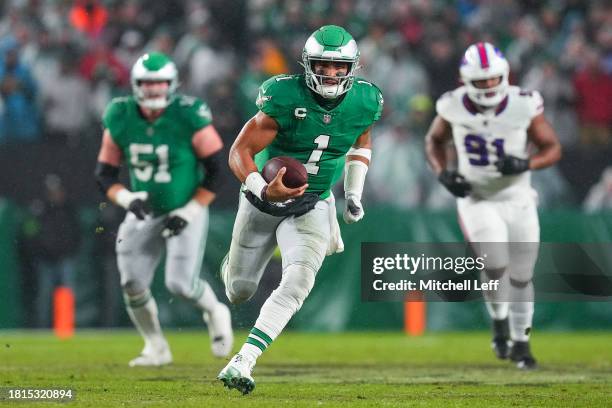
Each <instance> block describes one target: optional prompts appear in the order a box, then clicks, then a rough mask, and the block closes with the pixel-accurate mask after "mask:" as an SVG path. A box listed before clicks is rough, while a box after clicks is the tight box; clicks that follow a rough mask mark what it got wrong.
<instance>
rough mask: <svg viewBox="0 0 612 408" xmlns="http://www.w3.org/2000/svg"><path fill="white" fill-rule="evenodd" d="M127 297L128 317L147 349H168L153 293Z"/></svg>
mask: <svg viewBox="0 0 612 408" xmlns="http://www.w3.org/2000/svg"><path fill="white" fill-rule="evenodd" d="M124 296H125V303H126V309H127V312H128V315H129V316H130V319H131V320H132V323H134V326H136V329H138V331H139V332H140V335H141V336H142V337H143V339H144V341H145V348H149V347H153V348H163V347H167V344H168V343H167V342H166V339H165V338H164V334H163V333H162V330H161V326H160V324H159V318H158V316H157V315H158V311H157V303H156V302H155V299H154V298H153V296H151V292H150V291H149V290H146V291H145V292H143V293H142V294H140V295H136V296H129V295H127V294H125V295H124Z"/></svg>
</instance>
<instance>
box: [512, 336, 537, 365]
mask: <svg viewBox="0 0 612 408" xmlns="http://www.w3.org/2000/svg"><path fill="white" fill-rule="evenodd" d="M510 360H512V361H514V362H515V363H516V366H517V367H518V368H520V369H521V370H534V369H536V368H538V363H537V362H536V359H535V358H533V355H531V350H530V348H529V342H528V341H515V342H514V343H513V344H512V349H511V350H510Z"/></svg>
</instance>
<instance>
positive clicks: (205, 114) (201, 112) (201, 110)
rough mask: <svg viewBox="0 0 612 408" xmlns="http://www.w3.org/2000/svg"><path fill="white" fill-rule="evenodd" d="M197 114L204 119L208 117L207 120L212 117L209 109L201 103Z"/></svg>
mask: <svg viewBox="0 0 612 408" xmlns="http://www.w3.org/2000/svg"><path fill="white" fill-rule="evenodd" d="M198 116H200V117H201V118H204V119H208V120H211V119H212V114H211V113H210V109H208V107H207V106H204V105H201V106H200V107H199V108H198Z"/></svg>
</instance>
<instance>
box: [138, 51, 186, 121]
mask: <svg viewBox="0 0 612 408" xmlns="http://www.w3.org/2000/svg"><path fill="white" fill-rule="evenodd" d="M177 77H178V73H177V69H176V66H175V65H174V63H173V62H172V60H171V59H170V58H168V57H167V56H166V55H165V54H162V53H159V52H151V53H147V54H145V55H143V56H142V57H140V58H138V61H136V63H135V64H134V66H133V67H132V72H131V79H130V82H131V84H132V91H133V92H134V97H135V98H136V101H137V102H138V104H139V105H140V106H141V107H143V108H147V109H154V110H159V109H164V108H165V107H166V106H168V105H169V104H170V102H171V101H172V97H173V96H174V92H175V91H176V88H177V87H178V78H177ZM160 82H161V83H164V82H165V83H167V84H168V86H167V87H160V86H158V85H157V86H156V85H155V84H156V83H160ZM163 88H166V89H165V90H164V89H163Z"/></svg>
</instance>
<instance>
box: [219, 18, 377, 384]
mask: <svg viewBox="0 0 612 408" xmlns="http://www.w3.org/2000/svg"><path fill="white" fill-rule="evenodd" d="M302 59H303V65H304V68H305V74H303V75H280V76H276V77H273V78H271V79H269V80H267V81H266V82H264V83H263V85H262V86H261V88H260V91H259V97H258V98H257V106H258V108H259V112H258V113H257V114H256V115H255V116H254V117H253V118H251V119H250V120H249V121H248V122H247V123H246V124H245V125H244V127H243V128H242V131H241V132H240V134H239V135H238V137H237V139H236V141H235V142H234V144H233V146H232V148H231V150H230V157H229V164H230V167H231V169H232V171H233V172H234V174H235V175H236V177H237V178H238V179H239V180H240V181H241V182H242V183H243V190H242V192H241V197H240V204H239V208H238V213H237V215H236V221H235V224H234V230H233V234H232V243H231V246H230V250H229V253H228V256H227V257H226V259H225V260H224V262H223V264H222V267H221V277H222V279H223V281H224V283H225V289H226V294H227V296H228V298H229V299H230V301H231V302H232V303H240V302H244V301H246V300H248V299H249V298H250V297H251V296H252V295H253V294H254V292H255V291H256V290H257V286H258V284H259V281H260V279H261V277H262V274H263V272H264V269H265V267H266V265H267V263H268V261H269V260H270V257H271V256H272V253H273V252H274V250H275V248H276V246H277V245H278V246H279V247H280V252H281V256H282V267H283V273H282V279H281V282H280V285H279V287H278V288H277V289H276V290H275V291H274V292H272V294H271V295H270V297H269V298H268V299H267V300H266V302H265V303H264V305H263V306H262V308H261V311H260V314H259V317H258V319H257V321H256V322H255V326H254V327H253V329H252V330H251V332H250V333H249V335H248V338H247V340H246V342H245V343H244V345H243V346H242V348H241V349H240V351H239V353H238V354H236V355H235V356H234V357H233V358H232V359H231V361H230V362H229V363H228V364H227V366H226V367H225V368H223V369H222V370H221V372H220V373H219V375H218V378H219V379H220V380H221V381H223V383H224V385H226V386H228V387H229V388H236V389H238V390H239V391H241V392H242V393H244V394H246V393H249V392H251V391H252V390H253V388H254V387H255V382H254V380H253V378H252V376H251V372H252V370H253V367H254V365H255V361H256V359H257V358H258V357H259V356H260V355H261V353H262V352H263V351H264V350H265V349H266V348H267V347H269V346H270V344H271V343H272V341H273V340H274V339H275V338H276V337H277V336H278V335H279V334H280V333H281V331H282V330H283V328H284V327H285V325H286V324H287V323H288V322H289V320H290V319H291V317H292V316H293V315H294V314H295V313H296V312H297V311H298V310H299V309H300V307H301V306H302V303H303V302H304V300H305V299H306V297H307V296H308V293H309V292H310V290H311V289H312V287H313V284H314V281H315V276H316V274H317V271H318V270H319V268H320V267H321V264H322V262H323V259H324V257H325V255H330V254H332V253H334V252H340V251H342V249H343V244H342V240H341V238H340V233H339V226H338V221H337V219H336V208H335V203H334V198H333V195H332V194H331V192H330V189H331V187H332V186H333V185H334V183H335V182H336V181H337V180H338V179H339V177H340V176H341V175H342V172H343V170H344V174H345V176H344V192H345V199H346V200H345V203H346V204H345V209H344V214H343V215H344V220H345V221H346V222H347V223H353V222H357V221H359V220H360V219H361V218H362V217H363V215H364V211H363V207H362V205H361V193H362V191H363V184H364V181H365V176H366V172H367V170H368V165H369V162H370V156H371V142H370V132H371V127H372V125H373V124H374V122H376V121H377V120H378V119H379V118H380V115H381V111H382V105H383V99H382V95H381V93H380V91H379V89H378V88H377V87H376V86H375V85H373V84H372V83H370V82H368V81H365V80H363V79H360V78H357V77H355V71H356V70H357V68H358V64H359V51H358V48H357V43H356V42H355V40H354V39H353V37H352V36H351V35H350V34H349V33H348V32H346V30H344V29H343V28H341V27H338V26H324V27H321V28H320V29H319V30H317V31H316V32H314V33H313V34H312V35H311V36H310V37H309V38H308V40H307V42H306V45H305V46H304V51H303V57H302ZM277 156H291V157H293V158H295V159H297V160H298V161H300V162H302V163H303V164H304V165H305V166H306V169H307V172H308V182H307V184H305V185H304V186H302V187H299V188H288V187H287V186H285V185H283V182H282V176H283V174H284V173H285V172H286V169H285V168H281V170H280V171H279V172H278V174H277V175H276V177H275V178H274V179H273V180H272V181H271V182H270V183H267V182H266V181H265V180H264V179H263V177H262V176H261V174H260V173H259V170H261V167H262V165H263V163H264V162H265V161H266V160H267V159H268V158H272V157H277Z"/></svg>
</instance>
